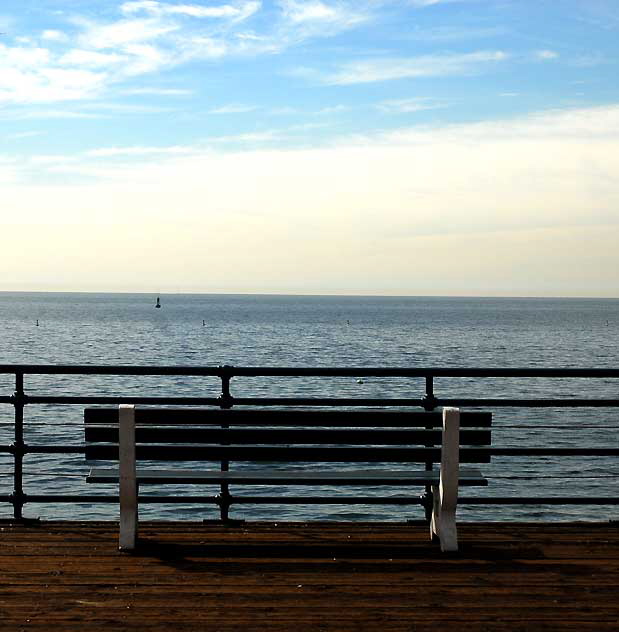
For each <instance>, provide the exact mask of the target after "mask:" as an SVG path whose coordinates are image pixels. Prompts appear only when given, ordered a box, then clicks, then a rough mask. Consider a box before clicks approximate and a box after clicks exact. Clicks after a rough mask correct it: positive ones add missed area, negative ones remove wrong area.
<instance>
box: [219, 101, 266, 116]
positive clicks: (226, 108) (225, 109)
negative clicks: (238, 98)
mask: <svg viewBox="0 0 619 632" xmlns="http://www.w3.org/2000/svg"><path fill="white" fill-rule="evenodd" d="M257 109H258V106H257V105H246V104H244V103H229V104H228V105H222V106H220V107H218V108H213V109H212V110H209V114H244V113H245V112H253V111H254V110H257Z"/></svg>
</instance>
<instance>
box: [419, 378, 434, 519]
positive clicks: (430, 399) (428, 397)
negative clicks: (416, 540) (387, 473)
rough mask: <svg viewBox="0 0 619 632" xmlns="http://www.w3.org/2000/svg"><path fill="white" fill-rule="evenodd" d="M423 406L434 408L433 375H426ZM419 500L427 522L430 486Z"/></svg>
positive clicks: (428, 467)
mask: <svg viewBox="0 0 619 632" xmlns="http://www.w3.org/2000/svg"><path fill="white" fill-rule="evenodd" d="M422 401H423V407H424V409H425V410H426V411H427V412H431V411H432V410H434V409H435V408H436V397H435V396H434V376H432V375H426V393H425V395H424V396H423V400H422ZM430 428H432V426H426V429H430ZM426 447H434V444H430V445H428V446H426ZM425 469H426V472H431V471H432V469H433V463H432V460H428V461H426V465H425ZM421 502H422V505H423V508H424V511H425V516H426V520H427V521H428V523H429V522H430V520H432V508H433V506H434V494H433V493H432V486H431V485H426V489H425V492H424V494H423V496H422V497H421Z"/></svg>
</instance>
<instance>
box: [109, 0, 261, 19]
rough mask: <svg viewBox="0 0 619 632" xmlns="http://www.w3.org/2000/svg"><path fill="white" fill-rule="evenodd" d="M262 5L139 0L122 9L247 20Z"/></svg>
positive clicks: (252, 2) (256, 3)
mask: <svg viewBox="0 0 619 632" xmlns="http://www.w3.org/2000/svg"><path fill="white" fill-rule="evenodd" d="M261 6H262V3H261V2H258V1H246V2H236V3H233V4H222V5H218V6H209V7H205V6H203V5H199V4H170V3H167V2H156V1H155V0H137V1H135V2H125V3H124V4H123V5H121V11H122V12H123V13H125V14H133V13H140V12H145V13H149V14H151V15H158V16H162V15H181V16H188V17H192V18H231V19H234V20H245V19H247V18H248V17H250V16H251V15H253V14H254V13H256V12H257V11H258V10H259V9H260V7H261Z"/></svg>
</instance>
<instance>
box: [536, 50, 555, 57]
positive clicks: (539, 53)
mask: <svg viewBox="0 0 619 632" xmlns="http://www.w3.org/2000/svg"><path fill="white" fill-rule="evenodd" d="M535 57H536V58H537V59H557V57H559V53H557V52H556V51H554V50H538V51H535Z"/></svg>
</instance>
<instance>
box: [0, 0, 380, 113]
mask: <svg viewBox="0 0 619 632" xmlns="http://www.w3.org/2000/svg"><path fill="white" fill-rule="evenodd" d="M386 1H387V0H358V1H356V2H353V1H352V0H329V1H327V0H307V1H304V2H300V1H298V0H278V1H277V2H276V3H275V4H274V5H273V6H272V7H270V9H269V11H268V13H267V12H266V11H264V12H263V11H262V9H263V5H262V2H260V1H258V0H231V1H229V2H221V3H219V4H208V5H205V4H203V3H201V2H178V3H177V2H165V1H163V0H162V1H159V0H131V1H125V2H123V3H122V4H120V5H119V6H118V12H117V15H116V17H113V13H107V14H106V15H107V17H105V18H103V17H96V16H95V15H93V14H92V13H91V14H89V15H88V16H85V15H75V14H71V15H69V14H67V13H64V14H59V15H62V16H63V17H64V19H65V20H66V28H63V29H62V30H61V29H60V28H54V29H46V30H43V31H40V32H39V34H38V36H32V37H31V36H28V37H24V36H21V37H15V38H13V39H12V45H9V44H6V45H5V44H4V43H2V44H0V103H42V102H49V103H52V102H58V101H70V100H81V99H93V98H99V97H101V96H103V95H105V93H106V91H107V90H109V89H110V88H111V87H112V86H114V85H116V84H121V83H123V82H127V81H129V80H132V79H134V78H135V77H138V76H140V75H148V74H153V73H157V72H162V71H165V70H169V69H171V68H174V67H177V66H179V65H181V64H185V63H188V62H192V61H199V60H220V59H223V58H225V57H227V56H231V55H236V56H257V55H264V54H273V53H278V52H281V51H284V50H286V49H287V48H289V47H291V46H295V45H298V44H300V43H301V42H303V41H306V40H307V39H309V38H314V37H326V36H331V35H334V34H337V33H339V32H341V31H344V30H347V29H350V28H353V27H355V26H356V25H358V24H360V23H362V22H364V21H366V20H368V19H369V18H370V17H371V16H375V15H377V14H378V13H377V11H378V9H380V7H381V6H383V5H384V3H385V2H386ZM110 15H111V16H112V17H109V16H110ZM255 16H258V17H268V20H267V21H265V20H261V21H260V20H259V21H258V22H257V23H256V24H257V25H258V27H259V30H258V31H256V29H254V28H252V24H251V23H250V21H251V20H252V18H254V17H255Z"/></svg>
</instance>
